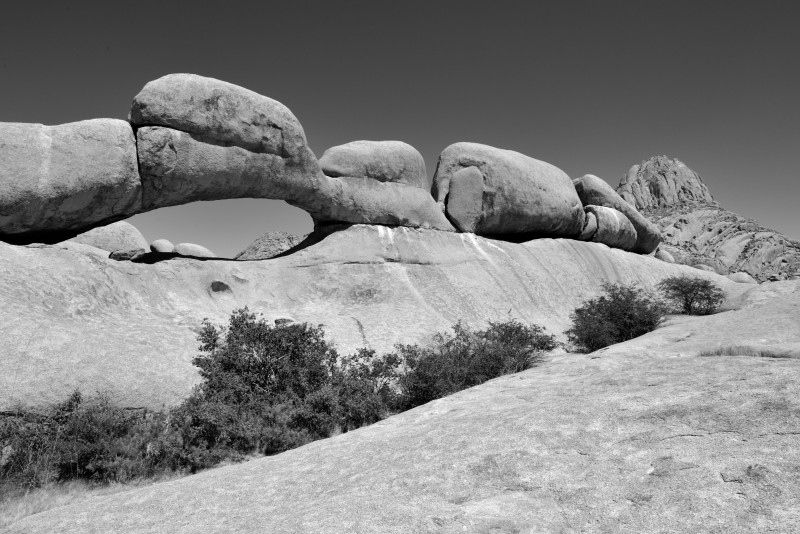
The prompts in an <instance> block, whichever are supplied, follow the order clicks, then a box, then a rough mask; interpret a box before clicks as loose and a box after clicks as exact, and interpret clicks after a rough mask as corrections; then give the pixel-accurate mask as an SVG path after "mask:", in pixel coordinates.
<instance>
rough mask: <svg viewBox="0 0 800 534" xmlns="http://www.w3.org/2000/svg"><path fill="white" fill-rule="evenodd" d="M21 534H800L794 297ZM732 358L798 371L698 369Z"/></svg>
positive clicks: (799, 329)
mask: <svg viewBox="0 0 800 534" xmlns="http://www.w3.org/2000/svg"><path fill="white" fill-rule="evenodd" d="M750 287H751V288H753V289H751V290H750V291H749V292H748V293H745V294H744V295H742V297H741V298H740V299H739V305H741V306H742V309H740V310H737V311H729V312H725V313H721V314H718V315H713V316H707V317H676V318H674V319H672V320H671V321H670V322H669V323H668V324H667V325H665V326H664V327H663V328H661V329H659V330H656V331H655V332H653V333H651V334H647V335H645V336H643V337H641V338H638V339H635V340H632V341H630V342H628V343H625V344H621V345H617V346H613V347H610V348H608V349H604V350H602V351H598V352H597V353H593V354H589V355H575V354H564V355H560V356H556V357H554V358H552V360H551V361H549V362H547V363H545V364H544V365H542V366H541V367H538V368H534V369H531V370H529V371H526V372H523V373H520V374H517V375H510V376H505V377H501V378H498V379H496V380H492V381H490V382H488V383H486V384H483V385H481V386H478V387H475V388H472V389H469V390H466V391H463V392H461V393H458V394H456V395H453V396H451V397H447V398H444V399H441V400H439V401H435V402H431V403H429V404H426V405H424V406H421V407H419V408H417V409H414V410H411V411H409V412H405V413H403V414H400V415H397V416H393V417H391V418H389V419H387V420H384V421H383V422H381V423H378V424H375V425H373V426H370V427H366V428H362V429H360V430H357V431H354V432H349V433H347V434H343V435H340V436H337V437H334V438H331V439H327V440H322V441H318V442H315V443H312V444H310V445H307V446H304V447H301V448H299V449H295V450H292V451H289V452H286V453H283V454H280V455H277V456H274V457H268V458H262V459H258V460H254V461H251V462H248V463H245V464H240V465H234V466H229V467H224V468H220V469H215V470H211V471H207V472H204V473H201V474H199V475H195V476H191V477H188V478H185V479H181V480H176V481H173V482H168V483H162V484H156V485H153V486H150V487H146V488H142V489H137V490H133V491H129V492H126V493H121V494H117V495H111V496H107V497H98V498H95V499H93V500H91V501H89V502H87V503H83V504H78V505H73V506H68V507H63V508H58V509H53V510H50V511H48V512H44V513H41V514H38V515H35V516H31V517H29V518H27V519H25V520H23V521H20V522H18V523H16V524H14V525H13V526H12V527H11V529H10V531H9V532H11V533H28V534H34V533H39V532H41V533H45V532H47V533H49V532H63V533H78V532H111V531H115V532H126V533H131V534H132V533H145V532H165V531H169V532H197V531H203V532H226V533H232V532H256V531H258V532H272V533H290V532H291V533H304V532H309V533H311V532H313V533H340V532H359V533H363V534H366V533H371V532H375V533H392V532H396V533H406V532H418V533H455V532H504V533H511V532H565V533H566V532H587V533H595V532H597V533H599V532H615V533H617V532H619V533H639V532H698V533H701V532H727V533H739V532H785V533H789V532H797V531H798V529H800V507H799V505H798V501H797V495H798V493H800V479H799V478H798V476H797V473H798V471H797V469H798V467H797V466H798V465H800V449H799V448H798V447H797V446H796V444H797V439H798V435H800V417H799V416H798V414H800V402H798V399H800V360H799V359H797V356H800V299H799V298H798V295H800V283H798V282H780V283H768V284H764V285H761V286H750ZM720 344H725V345H727V344H746V345H750V346H753V347H761V348H770V347H771V348H776V347H780V348H781V349H782V350H785V351H787V352H786V353H787V355H792V354H793V355H794V356H795V358H791V357H787V358H777V359H776V358H759V357H751V356H698V352H699V351H700V350H704V349H708V348H713V347H718V346H719V345H720Z"/></svg>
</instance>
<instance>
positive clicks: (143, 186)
mask: <svg viewBox="0 0 800 534" xmlns="http://www.w3.org/2000/svg"><path fill="white" fill-rule="evenodd" d="M0 156H2V159H0V161H2V165H0V238H1V239H4V240H6V241H10V242H15V243H31V242H34V241H42V242H57V241H62V240H64V239H68V238H71V237H74V236H76V235H78V234H80V233H82V232H86V231H88V230H91V229H92V228H95V227H100V226H103V225H108V224H110V223H113V222H115V221H119V220H121V219H125V218H127V217H130V216H132V215H135V214H137V213H141V212H146V211H149V210H154V209H157V208H162V207H166V206H174V205H178V204H186V203H189V202H195V201H200V200H220V199H229V198H272V199H280V200H285V201H286V202H288V203H290V204H292V205H294V206H297V207H299V208H301V209H303V210H305V211H307V212H308V213H309V214H310V215H311V216H312V218H313V219H314V222H315V225H317V226H319V225H327V224H335V223H361V224H380V225H392V226H408V227H414V228H431V229H436V230H444V231H456V230H458V231H461V232H471V233H476V234H480V235H483V236H495V237H503V236H507V237H509V238H512V239H518V240H519V239H532V238H536V237H562V238H571V239H585V240H592V241H597V242H600V243H605V244H606V245H608V246H612V247H617V248H622V249H624V250H632V251H634V252H639V253H651V252H653V251H654V250H655V248H656V246H657V245H658V240H659V236H658V232H657V229H655V228H654V227H653V225H652V224H650V223H649V221H647V220H646V219H645V218H644V217H643V216H642V215H640V214H639V213H638V212H637V211H636V209H635V208H633V207H632V206H630V205H629V204H628V203H627V202H625V201H624V200H623V199H622V198H621V197H620V196H619V195H617V194H616V193H615V192H614V190H613V189H611V187H610V186H608V185H607V184H606V183H605V182H603V181H602V180H600V179H599V178H597V177H594V176H591V175H587V176H584V177H583V178H580V179H578V180H576V181H575V183H574V184H573V183H572V181H571V180H570V178H569V177H568V176H567V175H566V174H565V173H564V172H563V171H562V170H560V169H558V168H557V167H555V166H553V165H550V164H549V163H545V162H543V161H539V160H536V159H533V158H530V157H528V156H525V155H523V154H520V153H518V152H514V151H511V150H503V149H500V148H495V147H491V146H487V145H480V144H476V143H456V144H453V145H450V146H449V147H447V148H446V149H445V150H444V151H443V152H442V154H441V156H440V157H439V162H438V165H437V168H436V172H435V175H434V178H433V181H432V182H431V181H430V180H429V178H428V174H427V171H426V168H425V161H424V160H423V158H422V155H421V154H420V153H419V152H418V151H417V150H416V149H415V148H414V147H412V146H410V145H408V144H406V143H403V142H400V141H354V142H351V143H347V144H344V145H341V146H336V147H332V148H330V149H328V150H327V151H326V152H325V153H324V154H323V155H322V157H321V158H320V159H319V160H317V158H316V156H315V155H314V153H313V152H312V151H311V149H310V148H309V146H308V142H307V141H306V136H305V132H304V131H303V128H302V126H301V125H300V122H299V121H298V120H297V118H296V117H295V116H294V115H293V114H292V112H291V111H290V110H289V109H288V108H287V107H286V106H284V105H283V104H281V103H280V102H278V101H276V100H272V99H270V98H267V97H265V96H262V95H259V94H257V93H255V92H253V91H250V90H248V89H245V88H243V87H239V86H237V85H233V84H230V83H227V82H223V81H220V80H215V79H213V78H205V77H202V76H197V75H193V74H170V75H167V76H164V77H162V78H159V79H157V80H154V81H152V82H149V83H148V84H146V85H145V86H144V88H143V89H142V90H141V91H140V92H139V94H137V95H136V96H135V97H134V99H133V104H132V106H131V110H130V114H129V117H128V122H125V121H120V120H114V119H95V120H89V121H82V122H78V123H72V124H64V125H60V126H43V125H41V124H16V123H11V124H0ZM100 232H108V230H103V231H100ZM87 235H89V234H87ZM78 239H87V238H85V237H84V238H78ZM89 239H97V237H94V238H92V237H91V235H89ZM142 241H143V240H142ZM141 245H142V244H141V243H139V242H137V243H135V246H130V247H128V248H126V249H120V250H115V251H113V252H115V253H118V254H116V255H117V256H119V257H120V258H123V257H125V258H127V257H128V256H131V254H133V252H136V254H139V255H141V254H144V249H145V248H146V246H145V247H143V246H141ZM151 248H152V250H153V251H154V252H160V253H172V254H181V255H189V256H194V257H214V255H213V253H211V252H210V251H208V250H207V249H204V248H203V247H198V246H196V245H189V244H179V245H176V246H173V245H172V244H171V243H168V242H154V243H153V246H152V247H151ZM137 257H138V256H137Z"/></svg>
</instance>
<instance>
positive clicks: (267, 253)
mask: <svg viewBox="0 0 800 534" xmlns="http://www.w3.org/2000/svg"><path fill="white" fill-rule="evenodd" d="M305 238H306V236H299V235H295V234H290V233H288V232H281V231H278V232H267V233H266V234H264V235H262V236H261V237H259V238H258V239H256V240H255V241H253V242H252V243H250V244H249V245H247V248H245V249H244V250H243V251H241V252H240V253H238V254H237V255H236V256H234V258H233V259H235V260H267V259H270V258H273V257H275V256H277V255H278V254H282V253H284V252H286V251H287V250H290V249H292V248H294V247H295V246H296V245H298V244H299V243H300V242H301V241H303V239H305Z"/></svg>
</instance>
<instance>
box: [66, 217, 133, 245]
mask: <svg viewBox="0 0 800 534" xmlns="http://www.w3.org/2000/svg"><path fill="white" fill-rule="evenodd" d="M71 241H75V242H77V243H83V244H84V245H91V246H93V247H95V248H99V249H102V250H106V251H108V252H114V251H115V250H129V249H139V248H141V249H146V248H147V240H146V239H145V238H144V236H143V235H142V233H141V232H140V231H139V229H138V228H136V227H135V226H134V225H132V224H131V223H129V222H125V221H119V222H115V223H111V224H109V225H106V226H98V227H97V228H93V229H91V230H89V231H88V232H84V233H82V234H80V235H77V236H75V237H73V238H72V239H71Z"/></svg>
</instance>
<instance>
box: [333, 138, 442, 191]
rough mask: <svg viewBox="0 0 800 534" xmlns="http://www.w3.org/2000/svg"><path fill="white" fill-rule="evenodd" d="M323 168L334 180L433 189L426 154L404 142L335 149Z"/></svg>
mask: <svg viewBox="0 0 800 534" xmlns="http://www.w3.org/2000/svg"><path fill="white" fill-rule="evenodd" d="M319 165H320V167H321V168H322V172H323V173H324V174H325V175H326V176H331V177H334V178H335V177H340V176H341V177H347V176H355V177H360V178H372V179H373V180H378V181H379V182H393V183H398V184H407V185H412V186H414V187H419V188H420V189H424V190H425V191H430V189H431V182H430V179H429V178H428V172H427V171H426V170H425V160H424V159H423V158H422V154H420V153H419V152H418V151H417V149H416V148H414V147H413V146H411V145H409V144H407V143H403V142H402V141H352V142H350V143H347V144H344V145H339V146H335V147H331V148H329V149H328V150H326V151H325V153H324V154H322V157H321V158H319Z"/></svg>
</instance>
